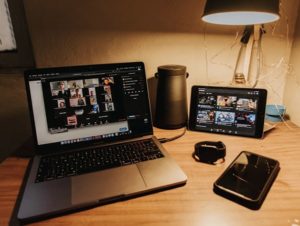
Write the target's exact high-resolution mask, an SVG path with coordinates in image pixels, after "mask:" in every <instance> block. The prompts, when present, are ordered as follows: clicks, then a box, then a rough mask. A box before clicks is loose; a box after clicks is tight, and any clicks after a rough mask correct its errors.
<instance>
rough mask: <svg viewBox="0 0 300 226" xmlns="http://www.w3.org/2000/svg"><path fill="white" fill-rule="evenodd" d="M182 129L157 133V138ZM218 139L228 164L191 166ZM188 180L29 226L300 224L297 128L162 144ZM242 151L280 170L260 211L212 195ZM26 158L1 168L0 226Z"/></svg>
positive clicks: (189, 135) (299, 135)
mask: <svg viewBox="0 0 300 226" xmlns="http://www.w3.org/2000/svg"><path fill="white" fill-rule="evenodd" d="M181 131H182V130H181V129H179V130H170V131H168V130H160V129H155V135H156V136H157V137H158V138H161V137H172V136H174V135H177V134H178V133H180V132H181ZM203 140H215V141H218V140H221V141H223V142H224V143H225V144H226V146H227V156H226V162H225V163H224V164H221V165H218V166H212V165H207V164H201V163H198V162H195V161H194V160H193V158H192V157H191V154H192V152H193V147H194V144H195V143H196V142H199V141H203ZM163 145H164V146H165V148H166V149H167V151H168V152H169V153H170V154H171V155H172V157H173V158H174V159H175V160H176V161H177V163H178V164H179V165H180V166H181V168H182V169H183V171H184V172H185V173H186V174H187V176H188V182H187V184H186V185H185V186H183V187H179V188H175V189H171V190H167V191H162V192H159V193H154V194H151V195H147V196H142V197H138V198H134V199H130V200H126V201H121V202H116V203H113V204H109V205H105V206H99V207H96V208H92V209H89V210H84V211H80V212H76V213H72V214H68V215H65V216H60V217H56V218H52V219H48V220H44V221H41V222H36V223H33V224H32V225H89V226H94V225H95V226H96V225H101V226H105V225H109V226H113V225H118V226H120V225H170V226H171V225H172V226H174V225H180V226H184V225H187V226H193V225H197V226H198V225H205V226H207V225H218V226H241V225H243V226H247V225H260V226H263V225H272V226H276V225H278V226H300V128H298V127H296V126H295V125H293V124H292V123H290V122H289V123H288V125H287V124H285V123H281V124H279V125H278V126H277V127H276V128H275V129H274V130H272V131H270V132H269V133H267V134H266V136H265V138H264V139H253V138H243V137H236V136H226V135H218V134H210V133H197V132H191V131H187V132H186V135H185V136H183V137H181V138H180V139H178V140H176V141H173V142H169V143H165V144H163ZM242 150H248V151H252V152H256V153H258V154H261V155H266V156H268V157H271V158H274V159H277V160H278V161H279V162H280V166H281V170H280V172H279V175H278V177H277V179H276V180H275V182H274V184H273V186H272V188H271V190H270V192H269V194H268V196H267V198H266V199H265V201H264V203H263V205H262V207H261V208H260V209H259V210H256V211H253V210H249V209H247V208H245V207H243V206H240V205H238V204H236V203H233V202H231V201H229V200H226V199H224V198H222V197H220V196H218V195H216V194H214V192H213V190H212V187H213V183H214V181H215V180H216V179H217V178H218V177H219V176H220V175H221V173H222V172H223V171H224V170H225V169H226V167H227V166H228V165H229V164H230V162H231V161H232V160H233V159H234V158H235V157H236V156H237V155H238V153H239V152H240V151H242ZM27 164H28V160H27V159H21V158H8V159H7V160H5V161H4V162H3V163H1V165H0V225H1V226H2V225H8V224H9V221H10V218H11V215H12V212H13V209H14V205H15V202H16V199H17V196H18V192H19V188H20V186H21V183H22V179H23V176H24V172H25V169H26V166H27Z"/></svg>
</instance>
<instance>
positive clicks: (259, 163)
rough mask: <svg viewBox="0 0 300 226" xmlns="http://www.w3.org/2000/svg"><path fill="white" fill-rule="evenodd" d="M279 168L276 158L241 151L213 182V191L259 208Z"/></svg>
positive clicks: (244, 204)
mask: <svg viewBox="0 0 300 226" xmlns="http://www.w3.org/2000/svg"><path fill="white" fill-rule="evenodd" d="M279 170H280V167H279V162H278V161H277V160H274V159H271V158H268V157H265V156H262V155H258V154H255V153H251V152H248V151H242V152H241V153H240V154H239V155H238V156H237V157H236V158H235V159H234V160H233V162H232V163H231V164H230V165H229V166H228V168H227V169H226V170H225V172H224V173H223V174H222V175H221V176H220V177H219V178H218V179H217V181H216V182H215V183H214V192H215V193H217V194H219V195H221V196H224V197H226V198H228V199H230V200H232V201H235V202H237V203H239V204H241V205H243V206H246V207H248V208H250V209H254V210H255V209H259V208H260V206H261V205H262V203H263V201H264V199H265V197H266V195H267V193H268V191H269V189H270V188H271V186H272V183H273V181H274V180H275V178H276V176H277V174H278V172H279Z"/></svg>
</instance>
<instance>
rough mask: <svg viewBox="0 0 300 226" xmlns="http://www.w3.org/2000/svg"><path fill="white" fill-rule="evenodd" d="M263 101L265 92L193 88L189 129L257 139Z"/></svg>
mask: <svg viewBox="0 0 300 226" xmlns="http://www.w3.org/2000/svg"><path fill="white" fill-rule="evenodd" d="M266 99H267V90H265V89H250V88H229V87H213V86H193V87H192V94H191V104H190V115H189V116H190V117H189V129H190V130H194V131H201V132H212V133H222V134H230V135H238V136H246V137H256V138H261V137H262V136H263V128H264V117H265V108H266Z"/></svg>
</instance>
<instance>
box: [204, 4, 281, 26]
mask: <svg viewBox="0 0 300 226" xmlns="http://www.w3.org/2000/svg"><path fill="white" fill-rule="evenodd" d="M279 17H280V16H279V0H207V1H206V5H205V9H204V14H203V16H202V20H203V21H205V22H207V23H213V24H223V25H251V24H265V23H270V22H274V21H276V20H278V19H279Z"/></svg>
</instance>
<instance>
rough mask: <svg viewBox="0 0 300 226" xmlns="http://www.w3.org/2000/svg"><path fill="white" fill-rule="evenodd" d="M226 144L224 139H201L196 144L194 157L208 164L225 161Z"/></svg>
mask: <svg viewBox="0 0 300 226" xmlns="http://www.w3.org/2000/svg"><path fill="white" fill-rule="evenodd" d="M225 156H226V146H225V144H224V143H223V142H222V141H201V142H198V143H196V144H195V151H194V153H193V158H194V159H195V160H196V161H199V162H204V163H208V164H213V165H214V164H217V163H218V160H221V162H220V163H222V162H224V161H225Z"/></svg>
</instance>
